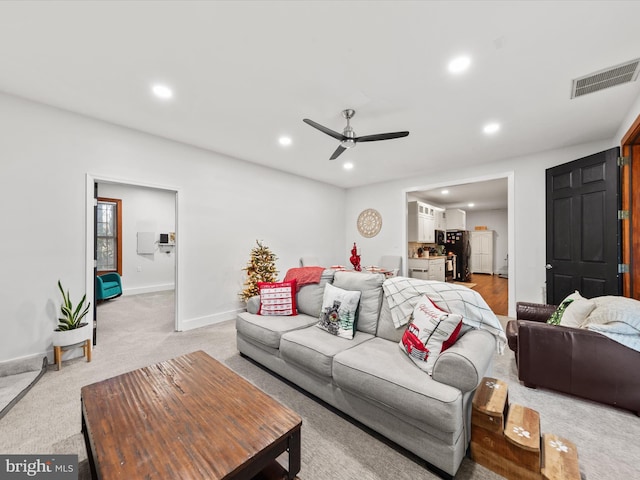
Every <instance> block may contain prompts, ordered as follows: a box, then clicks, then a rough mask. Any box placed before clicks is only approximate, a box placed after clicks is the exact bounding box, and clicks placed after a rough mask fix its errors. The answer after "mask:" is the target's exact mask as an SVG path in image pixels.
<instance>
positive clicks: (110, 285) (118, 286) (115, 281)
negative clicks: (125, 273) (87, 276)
mask: <svg viewBox="0 0 640 480" xmlns="http://www.w3.org/2000/svg"><path fill="white" fill-rule="evenodd" d="M120 295H122V280H121V279H120V275H118V274H117V273H115V272H114V273H105V274H104V275H98V276H97V277H96V300H108V299H110V298H115V297H119V296H120Z"/></svg>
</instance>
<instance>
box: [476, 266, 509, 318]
mask: <svg viewBox="0 0 640 480" xmlns="http://www.w3.org/2000/svg"><path fill="white" fill-rule="evenodd" d="M469 281H470V282H472V283H475V284H476V286H475V287H474V290H475V291H476V292H478V293H479V294H480V295H482V298H484V300H485V302H487V304H488V305H489V306H490V307H491V310H493V313H495V314H496V315H508V313H509V280H508V279H507V278H502V277H500V276H498V275H487V274H483V273H474V274H472V275H471V280H469Z"/></svg>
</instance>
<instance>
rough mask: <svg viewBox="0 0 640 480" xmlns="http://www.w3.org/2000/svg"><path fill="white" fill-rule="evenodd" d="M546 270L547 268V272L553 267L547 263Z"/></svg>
mask: <svg viewBox="0 0 640 480" xmlns="http://www.w3.org/2000/svg"><path fill="white" fill-rule="evenodd" d="M544 268H546V269H547V270H551V269H552V268H553V265H551V264H550V263H547V264H546V265H545V266H544Z"/></svg>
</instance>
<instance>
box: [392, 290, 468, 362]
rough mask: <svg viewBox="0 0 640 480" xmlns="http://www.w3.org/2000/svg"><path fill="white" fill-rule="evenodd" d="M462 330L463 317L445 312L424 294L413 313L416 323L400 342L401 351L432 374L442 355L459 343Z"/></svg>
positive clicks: (408, 328) (409, 326)
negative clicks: (457, 340) (458, 339)
mask: <svg viewBox="0 0 640 480" xmlns="http://www.w3.org/2000/svg"><path fill="white" fill-rule="evenodd" d="M460 328H462V315H457V314H453V313H447V312H445V311H443V310H441V309H440V308H438V307H437V306H436V305H435V304H434V303H433V302H432V301H431V299H430V298H429V297H427V296H426V295H424V296H423V297H422V298H421V299H420V300H419V301H418V303H417V305H416V307H415V309H414V310H413V321H412V322H411V323H410V324H409V325H408V326H407V330H406V331H405V332H404V335H403V336H402V340H400V348H401V349H402V350H403V351H404V352H405V353H406V354H407V355H409V357H410V358H411V360H413V362H414V363H415V364H416V365H417V366H418V367H420V368H421V369H422V370H424V371H426V372H427V373H428V374H429V375H431V374H432V373H433V367H434V366H435V364H436V360H437V359H438V355H440V353H442V352H444V351H445V350H446V349H447V348H449V347H450V346H451V345H453V344H454V343H455V341H456V339H457V338H458V335H459V334H460Z"/></svg>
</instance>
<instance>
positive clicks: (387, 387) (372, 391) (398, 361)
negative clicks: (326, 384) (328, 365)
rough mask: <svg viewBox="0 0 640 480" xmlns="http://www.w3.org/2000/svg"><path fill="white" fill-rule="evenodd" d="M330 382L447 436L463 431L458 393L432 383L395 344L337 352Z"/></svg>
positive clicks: (375, 341)
mask: <svg viewBox="0 0 640 480" xmlns="http://www.w3.org/2000/svg"><path fill="white" fill-rule="evenodd" d="M333 380H334V382H335V383H336V384H337V385H338V386H339V387H340V388H341V389H343V390H346V391H349V392H352V393H354V394H356V395H359V396H362V397H364V398H367V399H369V400H371V401H373V402H376V403H378V404H382V405H386V406H388V407H390V408H391V409H396V410H397V411H398V412H402V414H404V415H405V416H406V417H409V418H413V419H415V420H416V422H418V423H422V424H426V425H431V426H433V427H435V428H436V429H437V430H441V431H443V432H449V433H454V432H459V431H460V429H461V428H462V419H463V417H464V415H463V414H462V393H461V392H460V390H458V389H457V388H454V387H451V386H449V385H445V384H443V383H439V382H436V381H435V380H433V379H432V378H431V377H430V376H429V375H427V374H426V373H425V372H424V371H422V370H420V369H419V368H418V367H417V366H416V365H414V363H413V362H412V361H411V359H409V357H407V356H406V355H405V354H404V353H402V351H401V350H400V349H399V348H398V344H397V343H395V342H390V341H388V340H384V339H382V338H373V339H372V340H370V341H368V342H364V343H362V344H360V345H358V346H356V347H353V348H351V349H348V350H345V351H343V352H340V353H339V354H337V355H336V356H335V358H334V360H333ZM435 433H437V432H434V434H435Z"/></svg>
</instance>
